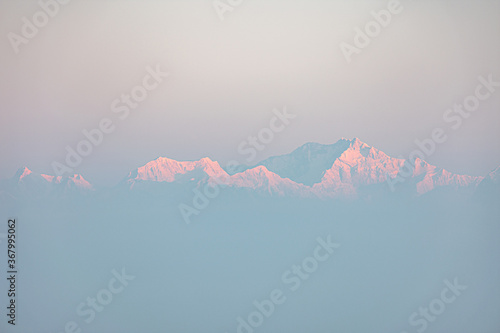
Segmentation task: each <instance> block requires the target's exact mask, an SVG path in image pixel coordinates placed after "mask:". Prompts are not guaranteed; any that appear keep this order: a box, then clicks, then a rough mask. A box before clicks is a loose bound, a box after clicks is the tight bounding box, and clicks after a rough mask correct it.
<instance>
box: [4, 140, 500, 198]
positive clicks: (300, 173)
mask: <svg viewBox="0 0 500 333" xmlns="http://www.w3.org/2000/svg"><path fill="white" fill-rule="evenodd" d="M498 173H499V171H498V168H497V169H496V171H494V172H492V173H491V174H490V175H488V177H487V178H486V179H485V180H484V181H483V177H473V176H467V175H456V174H452V173H450V172H448V171H446V170H444V169H441V168H438V167H435V166H433V165H430V164H428V163H427V162H425V161H423V160H420V159H416V160H415V161H414V165H413V164H411V163H410V162H408V161H405V160H403V159H398V158H392V157H390V156H388V155H386V154H385V153H384V152H382V151H380V150H378V149H376V148H374V147H371V146H369V145H368V144H366V143H364V142H362V141H360V140H359V139H357V138H355V139H353V140H347V139H344V138H343V139H341V140H339V141H337V142H336V143H334V144H331V145H324V144H318V143H307V144H305V145H303V146H301V147H299V148H297V149H296V150H294V151H293V152H291V153H290V154H285V155H281V156H275V157H270V158H268V159H266V160H264V161H262V162H261V163H259V164H258V165H256V166H254V167H248V168H246V170H244V171H242V172H238V173H236V174H232V175H231V174H228V173H227V172H226V171H225V170H224V169H223V168H222V167H221V166H220V165H219V163H217V162H215V161H212V160H211V159H209V158H207V157H205V158H202V159H201V160H199V161H185V162H179V161H175V160H173V159H169V158H165V157H160V158H158V159H156V160H153V161H151V162H149V163H147V164H146V165H144V166H142V167H139V168H137V169H136V170H133V171H131V172H130V173H129V175H128V176H127V177H126V178H125V179H124V181H123V182H122V183H121V184H120V186H118V187H119V188H120V189H122V190H125V191H126V190H132V189H133V190H135V191H146V192H147V191H148V188H150V187H154V188H155V192H156V191H158V189H159V188H160V187H158V186H155V185H151V184H154V183H156V184H160V183H161V184H173V185H175V186H169V187H164V189H165V191H169V192H172V191H174V192H175V191H180V192H185V190H188V191H189V190H191V189H192V188H193V187H201V186H203V185H204V184H211V185H214V184H218V185H219V186H223V187H229V188H232V189H244V190H246V191H254V192H256V193H257V194H259V195H267V196H268V195H271V196H282V197H286V196H290V197H303V198H305V197H308V198H340V199H355V198H360V197H363V198H370V197H373V196H379V195H381V194H384V193H390V192H391V191H392V192H394V191H396V192H398V193H405V194H408V195H410V196H418V195H422V194H425V193H428V192H430V191H434V190H436V189H437V188H443V189H447V190H450V191H465V192H468V193H472V192H474V190H475V189H476V187H477V185H478V184H479V183H481V182H482V181H483V183H484V184H483V185H482V186H481V187H482V188H485V190H484V191H486V190H487V189H488V188H490V187H491V188H496V187H498V178H499V177H498ZM490 183H491V185H488V184H490ZM2 190H3V191H5V192H7V193H14V192H15V193H17V192H19V191H21V192H37V193H39V194H41V193H47V191H48V192H50V193H52V192H57V193H64V194H67V193H71V192H75V191H76V192H89V191H90V190H92V185H90V184H89V183H88V182H87V181H86V180H85V179H84V178H83V177H82V176H81V175H73V176H70V177H54V176H48V175H42V174H34V173H33V172H31V171H30V170H28V169H27V168H22V169H20V170H19V171H18V172H17V173H16V175H15V176H14V178H12V179H11V180H8V181H4V184H3V186H2ZM489 191H493V190H489ZM172 194H175V193H172Z"/></svg>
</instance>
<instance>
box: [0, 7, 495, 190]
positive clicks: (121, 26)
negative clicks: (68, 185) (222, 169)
mask: <svg viewBox="0 0 500 333" xmlns="http://www.w3.org/2000/svg"><path fill="white" fill-rule="evenodd" d="M46 1H48V0H46ZM387 6H388V1H352V0H345V1H326V0H322V1H321V0H293V1H292V0H287V1H285V0H282V1H269V0H267V1H264V0H251V1H250V0H248V1H242V3H241V4H240V5H237V6H235V7H234V8H233V10H232V11H228V12H225V13H224V18H225V19H224V20H221V19H220V18H219V15H218V14H217V12H216V10H215V9H214V7H213V2H212V1H210V0H204V1H187V0H183V1H180V0H179V1H145V0H141V1H82V0H73V1H71V2H70V3H69V4H67V5H61V6H60V8H59V11H58V12H57V13H56V14H55V15H54V17H51V18H50V19H49V20H48V23H47V24H46V25H45V26H43V27H40V28H39V31H38V33H37V34H36V35H35V36H34V37H32V38H28V39H27V40H28V42H27V43H25V44H21V45H19V52H18V53H17V54H16V53H15V51H14V48H13V47H12V45H11V42H10V41H9V33H15V34H18V35H20V36H21V35H22V27H23V24H24V22H23V17H26V18H28V20H29V21H33V15H35V14H36V13H37V12H39V11H40V5H39V4H38V2H37V1H15V2H14V1H9V2H7V1H2V2H0V34H1V36H3V37H2V38H1V39H0V50H1V53H0V101H1V110H2V111H1V115H0V117H1V118H0V126H1V127H0V137H1V139H0V155H1V158H2V163H1V165H0V178H8V177H11V176H12V175H13V174H14V173H15V171H16V170H17V169H18V168H19V167H21V166H24V165H26V166H28V167H29V168H31V169H32V170H34V171H37V172H43V173H48V174H53V173H54V172H53V170H52V167H51V163H52V162H53V161H59V162H61V163H63V162H64V159H65V156H66V151H65V147H66V146H67V145H69V146H70V147H73V148H74V147H75V146H76V145H77V143H78V142H79V141H80V140H82V139H84V138H85V137H84V136H83V134H82V130H84V129H87V130H90V129H93V128H96V127H97V126H98V124H99V122H100V121H101V119H103V118H109V119H111V120H112V121H113V124H114V125H115V130H114V132H113V133H110V134H107V135H105V137H104V140H103V143H102V144H101V145H99V146H98V147H95V148H94V149H93V152H92V154H90V155H89V156H87V157H84V159H83V162H82V163H81V164H80V165H79V166H78V167H77V168H76V169H75V172H78V173H81V174H83V175H84V176H85V177H86V178H87V179H89V180H90V181H91V182H94V183H96V184H98V185H101V184H102V185H113V184H115V183H116V182H118V181H119V180H120V179H122V178H123V177H125V176H126V175H127V173H128V171H130V170H132V169H134V168H136V167H138V166H141V165H143V164H145V163H146V162H148V161H150V160H152V159H155V158H156V157H158V156H165V157H170V158H174V159H177V160H197V159H200V158H202V157H204V156H209V157H210V158H212V159H213V160H218V161H219V162H220V163H221V165H224V163H225V162H227V161H228V160H230V159H236V160H239V161H242V162H243V161H244V157H243V156H242V155H241V154H239V153H238V150H237V147H238V145H239V144H240V143H241V142H242V141H243V140H245V139H246V138H247V137H248V136H249V135H255V134H257V133H258V132H259V131H260V130H261V129H262V128H264V127H267V126H269V121H270V119H271V118H272V117H273V113H272V110H273V108H278V109H282V108H283V107H284V106H286V107H287V109H288V111H289V112H290V113H293V114H294V115H296V118H295V119H293V120H292V121H291V123H290V125H289V126H287V128H286V129H285V130H284V131H282V132H280V133H277V134H276V136H275V139H274V140H273V141H272V142H270V143H269V144H268V145H267V146H266V147H265V149H264V150H263V151H262V152H260V153H259V155H258V156H257V158H256V160H255V161H254V162H255V163H257V162H258V161H259V160H261V159H264V158H266V157H268V156H271V155H277V154H284V153H288V152H290V151H292V150H293V149H295V148H297V147H298V146H300V145H302V144H304V143H306V142H310V141H313V142H320V143H333V142H336V141H337V140H338V139H340V138H341V137H346V138H353V137H358V138H360V139H361V140H362V141H365V142H366V143H368V144H370V145H373V146H375V147H377V148H379V149H381V150H382V151H384V152H386V153H388V154H389V155H391V156H395V157H397V156H399V155H402V156H407V155H408V154H409V153H410V152H411V151H412V150H413V149H415V147H416V146H415V144H414V141H415V139H424V138H428V137H430V136H431V132H432V130H433V129H434V128H436V127H441V128H443V129H445V131H446V133H447V134H448V139H447V140H446V142H444V143H442V144H439V145H438V147H437V150H436V152H435V153H434V154H432V155H431V156H429V157H428V158H427V160H428V161H429V162H430V163H432V164H434V165H437V166H440V167H444V168H446V169H448V170H450V171H452V172H455V173H467V174H472V175H484V174H486V173H487V172H489V171H490V170H492V169H494V168H495V167H497V166H498V165H500V140H499V139H500V134H499V127H500V126H499V125H500V113H499V111H500V87H499V88H497V91H496V92H494V93H493V94H492V96H491V97H489V98H488V99H486V100H485V101H482V102H481V104H480V106H479V108H478V110H477V111H475V112H474V113H472V114H471V116H470V117H469V118H467V119H464V120H463V123H462V125H461V127H460V128H458V129H457V130H452V129H451V124H450V123H446V122H445V121H444V120H443V114H444V113H445V111H446V110H447V109H448V108H450V107H453V105H454V104H456V103H462V102H463V101H464V98H465V97H467V96H469V95H473V94H474V93H475V90H476V86H477V85H478V84H479V81H478V77H479V76H483V77H488V75H490V74H491V75H493V78H494V79H496V81H500V1H498V0H491V1H487V0H484V1H477V0H470V1H438V0H432V1H426V0H420V1H415V0H413V1H409V0H408V1H404V0H402V1H401V6H402V7H403V9H402V11H401V12H400V13H398V14H394V15H393V17H392V20H391V22H390V23H389V24H388V25H387V26H386V27H383V28H382V29H381V32H380V34H379V35H378V36H375V37H373V38H372V40H371V42H370V44H369V45H368V46H367V47H366V48H363V49H361V50H360V52H359V54H354V55H353V56H352V61H351V63H348V62H347V61H346V59H345V57H344V55H343V53H342V51H341V48H340V44H341V43H342V42H346V43H349V44H354V43H353V39H354V37H355V29H356V27H359V28H361V29H364V28H365V25H366V24H367V23H368V22H370V21H372V20H373V19H374V18H373V16H372V15H371V12H372V11H380V10H382V9H385V8H387ZM157 65H159V66H160V67H161V68H162V69H163V70H164V71H168V72H169V73H170V76H169V77H168V78H166V79H165V80H164V81H163V82H162V83H161V84H160V85H159V86H158V87H157V88H156V89H154V90H153V91H151V92H149V94H148V96H147V98H146V99H145V100H144V101H142V102H141V103H140V105H139V106H138V107H137V108H136V109H135V110H132V111H131V113H130V115H129V117H128V118H126V119H124V120H121V119H120V118H119V117H118V114H116V113H113V112H112V110H111V103H112V102H113V101H114V100H115V99H116V98H120V96H121V95H122V94H127V93H130V92H131V90H132V88H134V87H135V86H137V85H140V84H141V83H142V80H143V77H144V76H145V75H146V74H147V71H146V67H148V66H151V67H153V68H154V67H156V66H157ZM252 164H253V163H252Z"/></svg>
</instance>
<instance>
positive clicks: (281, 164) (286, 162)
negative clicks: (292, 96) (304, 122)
mask: <svg viewBox="0 0 500 333" xmlns="http://www.w3.org/2000/svg"><path fill="white" fill-rule="evenodd" d="M350 144H351V142H350V141H349V140H346V139H341V140H339V141H337V142H336V143H334V144H331V145H323V144H319V143H314V142H310V143H306V144H305V145H303V146H301V147H299V148H297V149H295V150H294V151H293V152H291V153H290V154H287V155H281V156H273V157H270V158H268V159H266V160H264V161H262V162H260V163H259V164H257V165H263V166H265V167H266V168H267V169H268V170H269V171H271V172H274V173H276V174H278V175H280V176H281V177H283V178H289V179H291V180H293V181H294V182H296V183H300V184H304V185H307V186H313V185H314V184H316V183H319V182H321V179H322V178H323V176H324V174H325V172H326V170H328V169H329V168H331V167H332V165H333V163H334V162H335V160H336V159H338V158H339V157H340V156H341V155H342V153H343V152H344V151H346V150H347V149H348V148H349V146H350Z"/></svg>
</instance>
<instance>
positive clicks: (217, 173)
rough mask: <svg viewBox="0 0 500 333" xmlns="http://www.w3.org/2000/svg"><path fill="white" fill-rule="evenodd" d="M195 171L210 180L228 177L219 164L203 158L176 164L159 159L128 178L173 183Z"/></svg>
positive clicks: (163, 158) (173, 161) (162, 158)
mask: <svg viewBox="0 0 500 333" xmlns="http://www.w3.org/2000/svg"><path fill="white" fill-rule="evenodd" d="M196 171H202V172H203V173H205V174H206V175H207V176H208V177H210V178H213V177H224V176H228V175H227V173H226V172H225V171H224V170H223V169H222V168H221V167H220V165H219V163H217V162H215V161H212V160H211V159H210V158H208V157H204V158H202V159H201V160H199V161H184V162H178V161H176V160H173V159H170V158H167V157H159V158H157V159H156V160H154V161H151V162H148V163H146V164H145V165H144V166H142V167H140V168H138V169H137V170H135V171H133V172H131V173H130V174H129V177H128V178H129V179H133V180H147V181H157V182H173V181H175V180H177V178H178V177H179V176H180V175H185V174H187V173H190V172H196Z"/></svg>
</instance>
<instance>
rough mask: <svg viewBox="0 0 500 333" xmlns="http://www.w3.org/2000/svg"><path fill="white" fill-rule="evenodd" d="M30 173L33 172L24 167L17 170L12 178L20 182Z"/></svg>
mask: <svg viewBox="0 0 500 333" xmlns="http://www.w3.org/2000/svg"><path fill="white" fill-rule="evenodd" d="M32 173H33V172H32V171H31V170H30V169H28V167H26V166H24V167H22V168H19V169H17V171H16V174H15V176H14V178H16V179H17V180H21V179H23V178H24V177H26V176H28V175H30V174H32Z"/></svg>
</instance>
